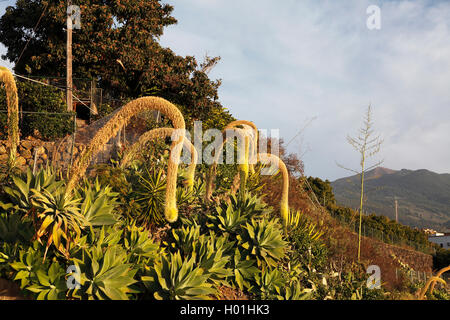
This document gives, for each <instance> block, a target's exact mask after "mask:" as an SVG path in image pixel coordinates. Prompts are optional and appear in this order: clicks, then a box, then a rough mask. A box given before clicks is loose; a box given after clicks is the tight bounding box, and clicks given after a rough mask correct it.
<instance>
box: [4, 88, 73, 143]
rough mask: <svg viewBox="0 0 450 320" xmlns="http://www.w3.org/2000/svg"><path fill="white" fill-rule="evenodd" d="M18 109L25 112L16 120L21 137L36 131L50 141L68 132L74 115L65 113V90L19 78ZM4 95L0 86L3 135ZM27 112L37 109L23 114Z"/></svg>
mask: <svg viewBox="0 0 450 320" xmlns="http://www.w3.org/2000/svg"><path fill="white" fill-rule="evenodd" d="M17 90H18V95H19V108H20V110H22V111H24V113H22V114H21V118H20V119H19V121H20V123H19V127H20V132H21V134H22V137H27V136H29V135H34V133H35V130H37V131H38V132H39V134H40V135H41V136H42V138H43V139H47V140H52V139H56V138H62V137H64V136H66V135H67V134H71V133H72V132H73V129H74V114H73V113H68V112H67V107H66V103H65V98H64V96H65V95H64V92H63V91H61V90H57V89H55V88H51V87H47V86H43V85H40V84H35V83H32V82H28V81H18V82H17ZM6 110H7V108H6V95H5V91H4V89H3V88H0V134H1V135H2V136H6V123H7V122H6V112H4V111H6ZM26 112H40V113H39V114H35V113H26Z"/></svg>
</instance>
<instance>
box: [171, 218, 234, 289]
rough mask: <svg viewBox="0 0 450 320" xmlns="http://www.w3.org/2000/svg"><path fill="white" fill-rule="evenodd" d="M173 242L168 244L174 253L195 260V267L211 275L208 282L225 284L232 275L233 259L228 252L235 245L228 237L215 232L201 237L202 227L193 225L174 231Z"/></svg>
mask: <svg viewBox="0 0 450 320" xmlns="http://www.w3.org/2000/svg"><path fill="white" fill-rule="evenodd" d="M172 238H173V240H172V241H171V242H170V243H169V244H167V245H168V246H169V248H170V249H172V251H174V250H178V251H179V252H180V253H181V254H182V256H183V257H184V258H188V257H193V258H195V265H194V266H195V267H197V266H198V267H200V268H201V269H203V270H205V271H207V272H208V273H209V274H210V277H209V279H208V281H211V282H213V283H216V284H224V283H225V278H227V277H228V276H231V275H232V272H231V269H229V268H227V267H226V266H227V264H228V262H230V259H231V257H230V256H229V254H228V252H229V251H230V249H231V247H232V246H233V245H234V242H233V241H229V240H228V237H224V236H220V237H217V236H216V235H215V234H214V233H213V232H210V234H209V235H206V234H202V235H200V226H199V225H196V224H194V225H192V226H188V227H184V226H183V227H181V228H180V229H174V230H172Z"/></svg>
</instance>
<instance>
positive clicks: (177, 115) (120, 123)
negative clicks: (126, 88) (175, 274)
mask: <svg viewBox="0 0 450 320" xmlns="http://www.w3.org/2000/svg"><path fill="white" fill-rule="evenodd" d="M149 110H157V111H160V112H161V113H162V114H164V115H165V116H167V117H168V118H169V120H171V121H172V125H173V126H174V128H175V129H179V130H177V132H178V136H177V138H178V139H176V140H174V141H173V142H172V145H171V148H170V150H171V151H170V157H169V163H168V168H167V191H166V197H165V207H164V215H165V217H166V220H167V221H168V222H171V223H172V222H175V221H176V220H177V219H178V209H177V205H176V186H177V174H178V164H179V160H180V156H181V151H182V147H183V144H182V143H183V141H184V137H185V122H184V118H183V115H182V114H181V112H180V110H178V108H177V107H176V106H174V105H173V104H172V103H170V102H168V101H167V100H165V99H163V98H158V97H143V98H138V99H136V100H133V101H131V102H129V103H127V104H126V105H125V106H123V107H122V108H121V109H119V110H118V111H117V112H116V113H115V114H114V115H113V116H112V117H111V119H110V120H109V121H108V122H107V123H106V124H105V125H104V126H103V127H102V128H100V130H99V131H98V132H97V133H96V134H95V136H94V137H93V138H92V140H91V142H90V143H89V145H88V146H87V147H86V149H84V150H83V152H81V154H80V156H79V157H78V158H77V159H76V160H75V162H74V166H73V168H72V170H71V177H70V180H69V182H68V185H67V190H66V192H67V193H71V192H72V191H73V189H74V188H75V186H76V184H77V183H78V181H79V180H80V178H81V177H82V176H83V175H84V173H85V172H86V170H87V168H88V166H89V163H90V162H91V160H92V159H93V157H94V156H95V155H96V154H97V153H98V151H99V150H100V148H101V147H102V146H104V145H105V144H106V143H107V142H108V141H109V140H110V139H111V138H113V137H115V136H116V135H117V133H118V132H119V130H120V129H121V128H122V127H124V126H126V125H127V124H128V122H129V120H130V119H131V118H132V117H133V116H136V115H138V114H140V113H141V112H143V111H149Z"/></svg>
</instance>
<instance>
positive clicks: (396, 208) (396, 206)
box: [395, 197, 398, 223]
mask: <svg viewBox="0 0 450 320" xmlns="http://www.w3.org/2000/svg"><path fill="white" fill-rule="evenodd" d="M395 221H396V222H397V223H398V200H397V197H395Z"/></svg>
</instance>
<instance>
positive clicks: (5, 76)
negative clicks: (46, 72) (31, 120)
mask: <svg viewBox="0 0 450 320" xmlns="http://www.w3.org/2000/svg"><path fill="white" fill-rule="evenodd" d="M0 82H3V83H4V84H5V91H6V105H7V108H8V122H7V126H8V142H9V158H8V167H9V168H12V167H14V165H15V162H16V152H17V146H18V144H19V97H18V95H17V86H16V81H15V80H14V76H13V75H12V73H11V71H9V70H8V69H7V68H5V67H0Z"/></svg>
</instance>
